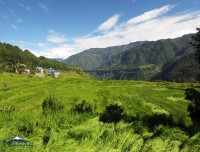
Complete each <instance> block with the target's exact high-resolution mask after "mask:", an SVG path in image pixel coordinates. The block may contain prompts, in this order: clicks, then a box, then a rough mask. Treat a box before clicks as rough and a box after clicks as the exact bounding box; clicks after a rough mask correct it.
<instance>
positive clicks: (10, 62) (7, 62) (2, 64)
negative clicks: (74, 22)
mask: <svg viewBox="0 0 200 152" xmlns="http://www.w3.org/2000/svg"><path fill="white" fill-rule="evenodd" d="M19 64H25V65H26V67H27V68H29V69H31V70H35V67H36V66H41V67H43V68H50V67H51V68H55V69H57V70H74V71H80V69H79V68H77V67H74V66H69V65H66V64H64V63H61V62H58V61H55V60H51V59H47V58H45V57H42V56H41V57H39V58H38V57H36V56H35V55H33V54H32V53H31V52H30V51H28V50H25V51H22V50H21V49H20V48H19V47H17V46H13V45H10V44H7V43H0V69H1V71H5V72H14V71H15V68H16V67H17V66H18V65H19Z"/></svg>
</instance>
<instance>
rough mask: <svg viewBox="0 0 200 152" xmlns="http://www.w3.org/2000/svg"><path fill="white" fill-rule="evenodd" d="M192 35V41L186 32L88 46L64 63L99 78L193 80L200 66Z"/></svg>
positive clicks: (196, 79) (196, 78) (199, 72)
mask: <svg viewBox="0 0 200 152" xmlns="http://www.w3.org/2000/svg"><path fill="white" fill-rule="evenodd" d="M197 35H198V34H197ZM192 36H193V37H194V40H195V38H196V39H199V37H197V36H195V35H192V34H189V35H184V36H182V37H180V38H175V39H165V40H158V41H149V42H148V41H147V42H146V41H145V42H136V43H133V44H128V45H123V46H116V47H109V48H104V49H103V48H102V49H89V50H86V51H83V52H81V53H78V54H76V55H73V56H71V57H69V58H68V59H66V60H65V63H67V64H70V65H77V66H79V67H81V68H82V69H83V70H85V71H86V72H87V73H89V74H90V75H92V76H93V77H95V78H99V79H117V80H122V79H123V80H147V81H149V80H150V81H156V80H164V81H172V82H173V81H175V82H197V81H198V75H199V74H200V67H199V65H198V64H197V63H196V62H195V56H194V52H195V49H194V48H193V47H192V45H191V44H190V42H191V41H192ZM193 45H194V46H197V45H199V43H195V42H194V43H193ZM199 54H200V53H199ZM199 56H200V55H199Z"/></svg>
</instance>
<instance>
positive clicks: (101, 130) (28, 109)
mask: <svg viewBox="0 0 200 152" xmlns="http://www.w3.org/2000/svg"><path fill="white" fill-rule="evenodd" d="M193 85H195V86H198V85H199V84H193ZM188 86H190V84H186V83H181V84H180V83H179V84H178V83H167V82H143V81H125V80H124V81H114V80H103V81H100V80H94V79H90V78H88V77H85V76H82V77H81V76H78V75H73V74H72V75H65V76H62V77H60V78H52V77H45V78H35V77H31V76H27V75H17V74H7V73H4V74H0V141H1V144H0V150H1V151H6V152H7V151H12V152H13V151H19V152H22V151H23V152H24V151H25V152H26V151H27V152H28V151H33V152H35V151H36V152H37V151H38V152H42V151H52V152H54V151H55V152H79V151H80V152H129V151H138V152H140V151H141V152H143V151H144V152H161V151H163V152H164V151H170V152H171V151H174V152H178V151H181V152H192V151H200V133H198V132H195V134H192V133H191V132H190V128H191V126H192V122H191V120H190V118H189V117H188V112H187V106H188V103H189V102H188V101H186V100H184V90H185V89H186V88H187V87H188ZM49 95H54V96H56V97H57V98H59V99H60V100H61V101H62V103H63V104H64V105H65V109H64V110H62V111H60V112H56V113H53V114H48V115H44V114H43V110H42V103H43V101H44V99H45V98H46V97H48V96H49ZM82 100H86V102H87V103H89V104H90V105H91V106H92V111H93V112H92V113H82V114H78V113H73V112H72V110H71V109H72V108H73V107H74V106H75V105H76V104H78V103H81V101H82ZM109 104H118V105H120V106H121V107H123V109H124V111H125V113H126V114H127V115H128V116H131V117H133V118H134V120H131V121H130V122H125V121H120V122H118V123H103V122H101V121H99V116H100V115H101V113H103V112H104V110H105V108H106V106H107V105H109ZM166 117H167V118H168V119H167V124H166V123H162V122H163V121H164V120H162V119H165V118H166ZM157 120H158V121H157ZM154 121H155V122H154ZM159 122H161V123H159ZM168 122H169V124H168ZM16 136H19V137H21V138H23V139H26V140H30V141H31V143H32V144H33V146H10V147H8V146H6V147H4V145H3V142H2V141H3V140H4V139H6V140H10V139H12V138H14V137H16Z"/></svg>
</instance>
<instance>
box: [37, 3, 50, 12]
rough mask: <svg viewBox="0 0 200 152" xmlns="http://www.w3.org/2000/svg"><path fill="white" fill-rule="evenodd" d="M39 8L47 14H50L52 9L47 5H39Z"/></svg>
mask: <svg viewBox="0 0 200 152" xmlns="http://www.w3.org/2000/svg"><path fill="white" fill-rule="evenodd" d="M39 7H40V8H41V9H42V10H43V11H44V12H45V13H50V9H49V7H48V6H47V5H45V4H39Z"/></svg>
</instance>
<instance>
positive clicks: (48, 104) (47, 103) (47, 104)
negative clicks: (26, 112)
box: [42, 95, 64, 114]
mask: <svg viewBox="0 0 200 152" xmlns="http://www.w3.org/2000/svg"><path fill="white" fill-rule="evenodd" d="M42 109H43V113H44V114H47V113H55V112H59V111H61V110H63V109H64V104H63V103H62V102H61V101H60V100H59V99H58V98H56V97H55V96H51V95H50V96H48V97H47V98H46V99H45V100H44V101H43V103H42Z"/></svg>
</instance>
